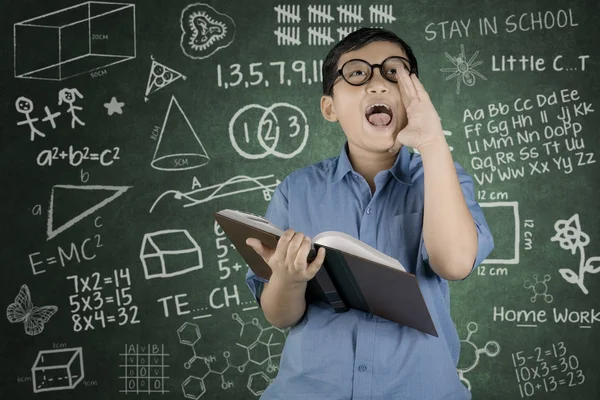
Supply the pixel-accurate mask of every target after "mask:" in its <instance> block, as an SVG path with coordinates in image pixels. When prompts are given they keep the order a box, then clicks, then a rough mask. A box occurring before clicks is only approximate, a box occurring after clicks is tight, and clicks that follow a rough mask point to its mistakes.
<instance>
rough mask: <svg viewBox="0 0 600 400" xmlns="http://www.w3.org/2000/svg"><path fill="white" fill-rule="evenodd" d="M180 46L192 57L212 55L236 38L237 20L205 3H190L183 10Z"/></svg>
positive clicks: (184, 52) (197, 58) (201, 57)
mask: <svg viewBox="0 0 600 400" xmlns="http://www.w3.org/2000/svg"><path fill="white" fill-rule="evenodd" d="M180 24H181V30H182V31H183V33H182V34H181V41H180V46H181V50H183V54H185V55H186V56H188V57H189V58H192V59H196V60H199V59H203V58H207V57H210V56H211V55H213V54H214V53H215V52H217V51H218V50H219V49H224V48H225V47H227V46H229V45H230V44H231V43H232V42H233V39H234V38H235V22H233V19H231V17H230V16H228V15H226V14H222V13H220V12H218V11H217V10H215V9H214V8H212V7H211V6H209V5H208V4H204V3H194V4H190V5H188V6H187V7H186V8H184V9H183V11H182V12H181V19H180Z"/></svg>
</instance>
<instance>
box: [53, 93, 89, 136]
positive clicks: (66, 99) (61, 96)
mask: <svg viewBox="0 0 600 400" xmlns="http://www.w3.org/2000/svg"><path fill="white" fill-rule="evenodd" d="M77 97H79V98H80V99H83V95H82V94H81V93H79V90H77V89H67V88H64V89H62V90H61V91H60V92H58V105H59V106H60V105H61V104H62V103H66V104H68V105H69V109H68V110H67V112H68V113H70V114H71V128H72V129H75V123H76V122H77V123H78V124H80V125H82V126H83V125H85V122H83V121H82V120H80V119H79V118H78V117H77V115H75V111H76V110H82V108H81V107H78V106H76V105H75V102H76V101H77Z"/></svg>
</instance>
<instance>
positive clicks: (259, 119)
mask: <svg viewBox="0 0 600 400" xmlns="http://www.w3.org/2000/svg"><path fill="white" fill-rule="evenodd" d="M278 116H279V117H278ZM308 135H309V126H308V120H307V119H306V115H305V114H304V112H303V111H302V110H301V109H300V108H299V107H296V106H294V105H292V104H289V103H274V104H272V105H271V106H270V107H263V106H261V105H259V104H248V105H246V106H244V107H242V108H241V109H239V110H238V111H237V112H236V113H235V114H234V115H233V117H231V120H230V121H229V140H230V141H231V145H232V146H233V148H234V149H235V151H237V153H238V154H239V155H240V156H242V157H244V158H247V159H250V160H257V159H260V158H264V157H266V156H268V155H273V156H275V157H279V158H284V159H288V158H293V157H294V156H296V155H298V154H300V152H302V150H303V149H304V147H305V146H306V142H307V141H308ZM267 142H269V143H267ZM256 144H258V146H256ZM278 145H279V147H282V146H283V147H286V148H289V149H290V151H288V152H284V151H279V150H276V148H277V147H278ZM242 147H244V148H242ZM255 149H256V150H255Z"/></svg>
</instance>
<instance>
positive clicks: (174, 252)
mask: <svg viewBox="0 0 600 400" xmlns="http://www.w3.org/2000/svg"><path fill="white" fill-rule="evenodd" d="M140 261H141V262H142V266H143V267H144V275H145V276H146V279H152V278H169V277H171V276H177V275H181V274H186V273H188V272H191V271H196V270H199V269H202V267H203V261H202V249H201V248H200V246H199V245H198V243H197V242H196V241H195V240H194V238H193V237H192V235H190V234H189V232H188V231H187V230H185V229H166V230H162V231H157V232H152V233H146V234H145V235H144V239H143V240H142V247H141V250H140Z"/></svg>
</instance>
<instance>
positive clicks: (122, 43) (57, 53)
mask: <svg viewBox="0 0 600 400" xmlns="http://www.w3.org/2000/svg"><path fill="white" fill-rule="evenodd" d="M13 34H14V46H13V47H14V49H13V50H14V73H15V77H16V78H28V79H44V80H58V81H60V80H63V79H67V78H71V77H73V76H77V75H81V74H85V73H86V72H91V71H94V70H97V69H99V68H104V67H107V66H109V65H113V64H117V63H120V62H124V61H127V60H131V59H133V58H135V56H136V33H135V5H134V4H127V3H109V2H100V1H88V2H85V3H81V4H78V5H76V6H72V7H67V8H63V9H61V10H58V11H55V12H52V13H49V14H44V15H40V16H38V17H35V18H31V19H28V20H25V21H21V22H18V23H16V24H14V25H13Z"/></svg>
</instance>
